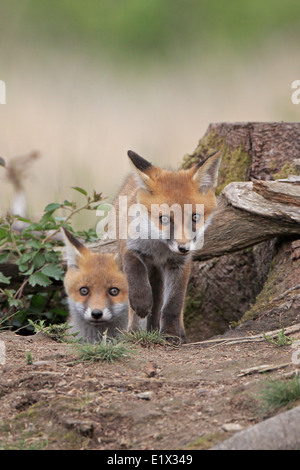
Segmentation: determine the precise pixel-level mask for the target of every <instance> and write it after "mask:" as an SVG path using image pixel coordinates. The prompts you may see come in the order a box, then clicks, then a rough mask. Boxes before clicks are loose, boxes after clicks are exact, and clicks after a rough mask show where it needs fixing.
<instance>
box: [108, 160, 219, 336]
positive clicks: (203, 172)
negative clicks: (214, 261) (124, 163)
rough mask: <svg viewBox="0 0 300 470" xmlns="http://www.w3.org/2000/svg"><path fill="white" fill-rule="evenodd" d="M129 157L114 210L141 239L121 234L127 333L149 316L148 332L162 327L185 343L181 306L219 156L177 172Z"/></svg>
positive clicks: (209, 208)
mask: <svg viewBox="0 0 300 470" xmlns="http://www.w3.org/2000/svg"><path fill="white" fill-rule="evenodd" d="M128 156H129V159H130V163H131V164H132V167H133V173H134V175H133V176H130V177H129V178H128V180H127V181H126V183H125V185H124V186H123V188H122V189H121V191H120V193H119V195H118V197H117V198H116V200H115V211H116V215H117V220H119V231H120V229H122V228H124V227H125V226H126V227H128V228H129V227H130V226H131V227H132V226H134V225H135V226H139V234H138V236H136V234H134V233H133V234H131V235H130V233H129V230H128V233H127V235H126V236H124V235H122V236H120V235H119V252H120V256H121V260H122V269H123V270H124V272H125V274H126V277H127V281H128V288H129V303H130V309H129V329H136V328H137V325H138V321H137V320H138V317H141V318H145V317H147V329H148V330H151V329H160V331H161V333H163V334H166V335H167V336H170V337H177V338H179V339H180V340H181V341H185V339H186V337H185V330H184V323H183V304H184V299H185V294H186V288H187V283H188V280H189V276H190V268H191V260H192V252H193V250H195V249H197V248H198V245H199V243H198V242H199V240H200V239H201V237H203V233H204V230H205V228H206V227H207V225H208V224H209V222H210V220H211V217H212V213H213V211H214V209H215V208H216V196H215V187H216V185H217V177H218V170H219V165H220V160H221V158H220V153H219V152H215V153H214V154H213V155H211V156H209V157H208V158H206V159H205V160H204V161H202V162H200V163H199V164H196V165H195V166H193V167H192V168H190V169H188V170H178V171H169V170H163V169H160V168H158V167H156V166H153V165H152V164H151V163H149V162H148V161H147V160H145V159H144V158H142V157H140V156H139V155H137V154H136V153H135V152H132V151H129V152H128ZM125 196H126V197H127V200H128V201H127V206H128V209H127V210H126V211H125V212H124V211H122V210H121V202H122V201H123V198H122V197H125ZM136 206H138V207H140V208H141V210H140V211H139V212H138V217H137V216H136V215H134V214H133V212H132V208H133V207H136ZM174 207H177V208H178V207H179V209H180V210H181V214H182V213H183V212H184V217H182V216H179V217H175V216H174ZM199 207H201V210H202V212H201V211H199ZM170 208H171V210H169V209H170ZM142 209H143V210H142ZM122 214H123V215H122ZM141 214H142V215H141ZM137 219H138V220H137ZM137 221H138V223H137ZM175 341H178V340H176V339H175Z"/></svg>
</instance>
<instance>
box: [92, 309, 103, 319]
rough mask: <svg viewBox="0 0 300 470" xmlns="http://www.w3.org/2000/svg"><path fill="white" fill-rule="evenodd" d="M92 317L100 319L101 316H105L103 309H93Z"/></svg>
mask: <svg viewBox="0 0 300 470" xmlns="http://www.w3.org/2000/svg"><path fill="white" fill-rule="evenodd" d="M92 317H93V318H95V320H100V318H102V317H103V312H102V310H93V311H92Z"/></svg>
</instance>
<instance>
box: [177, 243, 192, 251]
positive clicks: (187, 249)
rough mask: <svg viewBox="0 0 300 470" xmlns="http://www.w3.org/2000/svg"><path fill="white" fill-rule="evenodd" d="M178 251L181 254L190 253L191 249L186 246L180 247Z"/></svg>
mask: <svg viewBox="0 0 300 470" xmlns="http://www.w3.org/2000/svg"><path fill="white" fill-rule="evenodd" d="M178 250H179V251H180V253H188V252H189V251H190V250H189V248H186V246H185V245H178Z"/></svg>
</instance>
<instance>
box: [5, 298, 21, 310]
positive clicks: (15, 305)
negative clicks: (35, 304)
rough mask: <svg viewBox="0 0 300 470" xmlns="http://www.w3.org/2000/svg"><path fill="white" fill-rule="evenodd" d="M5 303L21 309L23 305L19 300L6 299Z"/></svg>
mask: <svg viewBox="0 0 300 470" xmlns="http://www.w3.org/2000/svg"><path fill="white" fill-rule="evenodd" d="M7 301H8V305H9V306H10V307H17V308H21V307H22V305H23V302H22V300H21V299H11V298H9V299H7Z"/></svg>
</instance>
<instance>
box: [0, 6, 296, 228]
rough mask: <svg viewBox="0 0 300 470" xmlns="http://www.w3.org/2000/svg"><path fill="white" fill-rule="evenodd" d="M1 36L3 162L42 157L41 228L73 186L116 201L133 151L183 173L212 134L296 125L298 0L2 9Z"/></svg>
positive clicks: (38, 166)
mask: <svg viewBox="0 0 300 470" xmlns="http://www.w3.org/2000/svg"><path fill="white" fill-rule="evenodd" d="M0 31H1V33H0V34H1V43H0V79H1V80H4V81H5V83H6V89H7V97H6V101H7V104H6V105H0V129H1V132H0V156H2V157H3V158H4V159H6V160H7V161H9V159H10V158H12V157H14V156H16V155H22V154H25V153H27V152H30V151H32V150H38V151H40V152H41V158H40V159H39V160H38V161H37V162H36V163H35V164H34V166H33V167H32V171H31V172H30V174H29V176H28V178H27V180H26V181H25V188H26V194H27V199H28V208H29V213H30V215H31V216H32V217H33V218H35V217H39V216H40V215H41V212H42V210H43V208H44V207H45V205H46V204H48V203H49V202H54V201H62V200H64V199H71V198H72V197H73V192H72V190H71V189H70V187H71V186H74V185H78V186H81V187H84V188H85V189H88V190H91V189H96V190H97V191H102V192H103V194H104V195H105V196H108V197H110V198H112V197H113V196H114V194H115V193H116V191H117V190H118V188H119V187H120V185H121V184H122V181H123V180H124V178H125V177H126V174H127V172H128V170H129V167H128V162H127V157H126V151H127V150H128V149H133V150H135V151H136V152H137V153H140V154H141V155H142V156H144V157H146V158H148V159H149V160H150V161H152V162H153V163H155V164H157V165H161V166H166V165H167V166H172V167H178V166H179V165H180V163H181V161H182V158H183V156H184V155H185V154H186V153H191V152H192V151H193V150H194V148H195V147H196V146H197V143H198V140H199V139H200V138H201V137H202V135H203V133H204V132H205V130H206V128H207V126H208V124H209V123H210V122H220V121H282V120H285V121H298V120H299V116H300V105H298V106H297V105H294V104H292V101H291V94H292V89H291V83H292V81H294V80H296V79H300V76H299V39H300V4H299V1H298V0H286V1H285V2H282V1H279V0H278V1H277V0H272V1H271V0H265V1H264V2H261V1H258V0H253V1H252V2H246V1H242V2H241V1H237V0H232V1H229V2H221V1H217V0H210V1H209V2H208V1H200V0H199V1H197V0H188V1H184V2H183V1H178V0H163V1H161V0H152V1H148V0H124V1H117V0H114V1H112V0H97V1H96V0H87V1H82V0H81V1H78V0H74V1H68V0H53V1H51V2H50V1H46V2H41V1H38V0H21V1H20V0H18V1H17V0H2V1H1V5H0ZM11 197H12V189H11V186H10V184H9V183H8V182H7V181H6V179H5V172H4V170H3V169H2V168H0V213H1V214H3V213H5V211H6V210H7V209H8V208H9V205H10V203H11ZM76 223H77V224H79V225H80V224H81V225H82V224H84V225H87V224H88V225H90V226H92V225H95V223H96V218H95V215H94V214H91V215H90V217H89V218H81V219H78V220H77V222H76ZM84 228H88V227H86V226H85V227H84Z"/></svg>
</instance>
